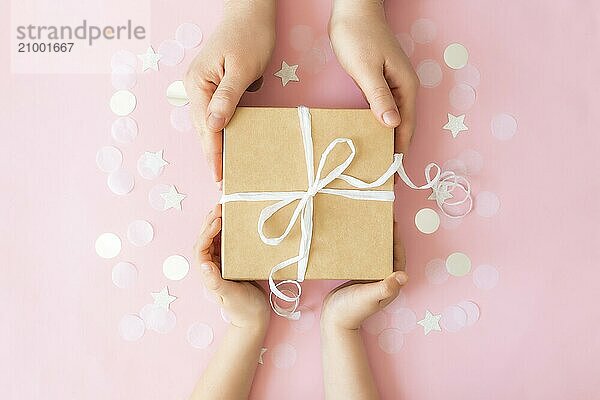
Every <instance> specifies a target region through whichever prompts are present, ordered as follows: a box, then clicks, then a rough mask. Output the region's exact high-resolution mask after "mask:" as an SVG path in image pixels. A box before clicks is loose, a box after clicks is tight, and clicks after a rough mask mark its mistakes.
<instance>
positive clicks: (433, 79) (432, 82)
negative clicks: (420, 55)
mask: <svg viewBox="0 0 600 400" xmlns="http://www.w3.org/2000/svg"><path fill="white" fill-rule="evenodd" d="M417 76H418V77H419V81H420V82H421V86H423V87H426V88H434V87H436V86H437V85H439V84H440V82H441V81H442V67H440V64H438V63H437V62H436V61H434V60H425V61H423V62H421V63H420V64H419V65H418V66H417Z"/></svg>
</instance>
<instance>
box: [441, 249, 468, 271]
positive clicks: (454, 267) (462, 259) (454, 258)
mask: <svg viewBox="0 0 600 400" xmlns="http://www.w3.org/2000/svg"><path fill="white" fill-rule="evenodd" d="M446 270H447V271H448V273H449V274H450V275H453V276H465V275H466V274H468V273H469V271H471V259H470V258H469V257H468V256H467V255H466V254H464V253H460V252H456V253H452V254H450V255H449V256H448V258H446Z"/></svg>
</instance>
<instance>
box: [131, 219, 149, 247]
mask: <svg viewBox="0 0 600 400" xmlns="http://www.w3.org/2000/svg"><path fill="white" fill-rule="evenodd" d="M153 238H154V228H153V227H152V224H150V222H148V221H144V220H136V221H133V222H132V223H130V224H129V226H128V227H127V239H128V240H129V242H130V243H131V244H133V245H134V246H138V247H140V246H145V245H147V244H148V243H150V242H151V241H152V239H153Z"/></svg>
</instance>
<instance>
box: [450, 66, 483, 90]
mask: <svg viewBox="0 0 600 400" xmlns="http://www.w3.org/2000/svg"><path fill="white" fill-rule="evenodd" d="M454 81H455V82H456V83H466V84H467V85H469V86H471V87H473V88H476V87H477V86H479V82H480V81H481V74H480V73H479V70H478V69H477V67H475V66H473V65H471V64H467V65H465V66H464V68H461V69H457V70H456V71H454Z"/></svg>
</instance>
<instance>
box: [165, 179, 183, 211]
mask: <svg viewBox="0 0 600 400" xmlns="http://www.w3.org/2000/svg"><path fill="white" fill-rule="evenodd" d="M160 197H162V198H163V199H164V201H165V207H164V209H165V210H168V209H170V208H176V209H178V210H181V202H182V201H183V199H185V197H186V195H185V194H181V193H179V192H178V191H177V188H176V187H175V186H173V185H171V187H170V188H169V191H168V192H166V193H161V194H160Z"/></svg>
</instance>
